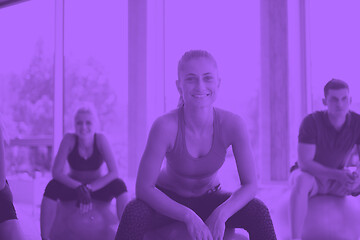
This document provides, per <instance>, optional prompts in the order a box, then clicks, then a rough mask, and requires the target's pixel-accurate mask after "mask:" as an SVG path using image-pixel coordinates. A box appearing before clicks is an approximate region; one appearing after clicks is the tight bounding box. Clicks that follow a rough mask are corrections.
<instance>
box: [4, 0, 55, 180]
mask: <svg viewBox="0 0 360 240" xmlns="http://www.w3.org/2000/svg"><path fill="white" fill-rule="evenodd" d="M54 5H55V1H51V0H50V1H49V0H46V1H45V0H33V1H28V2H23V3H21V4H17V5H10V6H8V7H5V8H2V9H0V11H1V12H0V13H1V14H0V32H1V37H0V53H1V54H0V66H1V67H0V115H1V118H2V121H3V124H4V127H5V129H6V135H7V136H6V137H7V138H8V144H9V145H8V147H9V148H7V150H8V151H6V154H7V157H6V159H7V161H6V164H7V169H6V170H7V175H8V176H11V175H23V176H28V177H35V174H36V172H46V171H49V170H50V166H51V151H52V148H51V146H52V137H53V98H54V92H53V85H54V78H53V74H54V24H55V22H54V20H55V18H54V17H55V11H54ZM20 16H21V17H20Z"/></svg>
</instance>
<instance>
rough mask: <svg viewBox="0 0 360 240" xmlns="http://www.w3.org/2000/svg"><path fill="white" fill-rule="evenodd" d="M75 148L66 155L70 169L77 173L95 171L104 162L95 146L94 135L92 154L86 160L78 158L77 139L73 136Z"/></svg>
mask: <svg viewBox="0 0 360 240" xmlns="http://www.w3.org/2000/svg"><path fill="white" fill-rule="evenodd" d="M75 136H76V137H75V146H74V148H73V150H72V151H71V152H70V153H69V155H68V162H69V165H70V167H71V168H72V169H74V170H77V171H92V170H97V169H99V168H100V167H101V164H102V163H103V162H104V159H103V158H102V156H101V154H100V152H99V149H98V148H97V144H96V134H94V147H93V153H92V154H91V156H90V157H89V158H87V159H85V158H84V157H82V156H80V154H79V149H78V142H79V138H78V136H77V135H75Z"/></svg>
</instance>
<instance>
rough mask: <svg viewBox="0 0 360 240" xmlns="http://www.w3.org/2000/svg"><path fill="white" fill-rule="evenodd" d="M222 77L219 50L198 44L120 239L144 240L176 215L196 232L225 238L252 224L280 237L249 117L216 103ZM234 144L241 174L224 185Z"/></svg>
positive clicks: (254, 236)
mask: <svg viewBox="0 0 360 240" xmlns="http://www.w3.org/2000/svg"><path fill="white" fill-rule="evenodd" d="M219 85H220V78H219V76H218V69H217V64H216V61H215V59H214V58H213V56H212V55H211V54H209V53H208V52H206V51H203V50H193V51H189V52H186V53H185V54H184V55H183V57H182V58H181V59H180V61H179V64H178V80H177V81H176V86H177V89H178V91H179V93H180V104H179V107H178V109H175V110H173V111H171V112H169V113H167V114H165V115H163V116H161V117H159V118H158V119H157V120H156V121H155V122H154V124H153V126H152V128H151V130H150V133H149V137H148V141H147V145H146V148H145V151H144V154H143V156H142V159H141V162H140V166H139V170H138V175H137V182H136V197H137V199H136V200H134V201H132V202H130V203H129V204H128V205H127V207H126V208H125V211H124V214H123V217H122V219H121V222H120V225H119V228H118V231H117V235H116V239H117V240H141V239H143V237H144V235H145V233H146V232H148V231H149V230H153V229H155V228H158V227H161V226H165V225H168V224H170V223H174V222H176V221H178V222H180V223H184V224H185V225H186V229H187V232H188V234H189V235H190V237H191V238H192V239H196V240H203V239H206V240H210V239H211V240H212V239H216V240H220V239H223V237H224V232H225V229H226V228H227V229H234V228H244V229H245V230H247V231H248V232H249V236H250V239H251V240H264V239H266V240H274V239H276V236H275V232H274V228H273V224H272V221H271V218H270V214H269V211H268V209H267V207H266V206H265V205H264V204H263V203H262V202H261V201H260V200H258V199H256V198H254V197H255V194H256V191H257V183H256V174H255V167H254V162H253V156H252V152H251V149H250V142H249V138H248V134H247V130H246V128H245V124H244V121H243V120H242V119H241V118H240V117H239V116H237V115H235V114H233V113H231V112H228V111H225V110H222V109H219V108H215V107H214V106H213V103H214V101H215V99H216V96H217V93H218V89H219ZM230 145H231V146H232V149H233V152H234V156H235V161H236V164H237V170H238V173H239V177H240V180H241V187H240V188H239V189H238V190H236V191H235V192H233V193H228V192H224V191H222V190H221V187H220V182H219V178H218V176H217V172H218V170H219V169H220V167H221V166H222V164H223V163H224V161H225V156H226V150H227V148H228V147H229V146H230ZM165 157H166V164H165V167H164V168H162V169H161V166H162V162H163V159H164V158H165Z"/></svg>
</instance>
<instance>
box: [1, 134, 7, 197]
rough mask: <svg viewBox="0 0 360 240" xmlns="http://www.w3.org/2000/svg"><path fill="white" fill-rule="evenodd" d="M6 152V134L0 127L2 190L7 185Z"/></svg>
mask: <svg viewBox="0 0 360 240" xmlns="http://www.w3.org/2000/svg"><path fill="white" fill-rule="evenodd" d="M5 182H6V176H5V153H4V136H3V133H2V129H1V127H0V190H1V189H3V188H4V187H5Z"/></svg>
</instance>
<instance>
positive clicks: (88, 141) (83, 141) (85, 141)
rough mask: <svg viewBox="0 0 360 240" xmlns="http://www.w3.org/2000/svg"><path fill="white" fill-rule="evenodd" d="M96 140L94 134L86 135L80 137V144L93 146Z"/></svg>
mask: <svg viewBox="0 0 360 240" xmlns="http://www.w3.org/2000/svg"><path fill="white" fill-rule="evenodd" d="M93 142H94V136H91V137H86V138H81V137H79V145H80V146H81V147H86V148H87V147H91V146H92V145H93Z"/></svg>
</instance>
